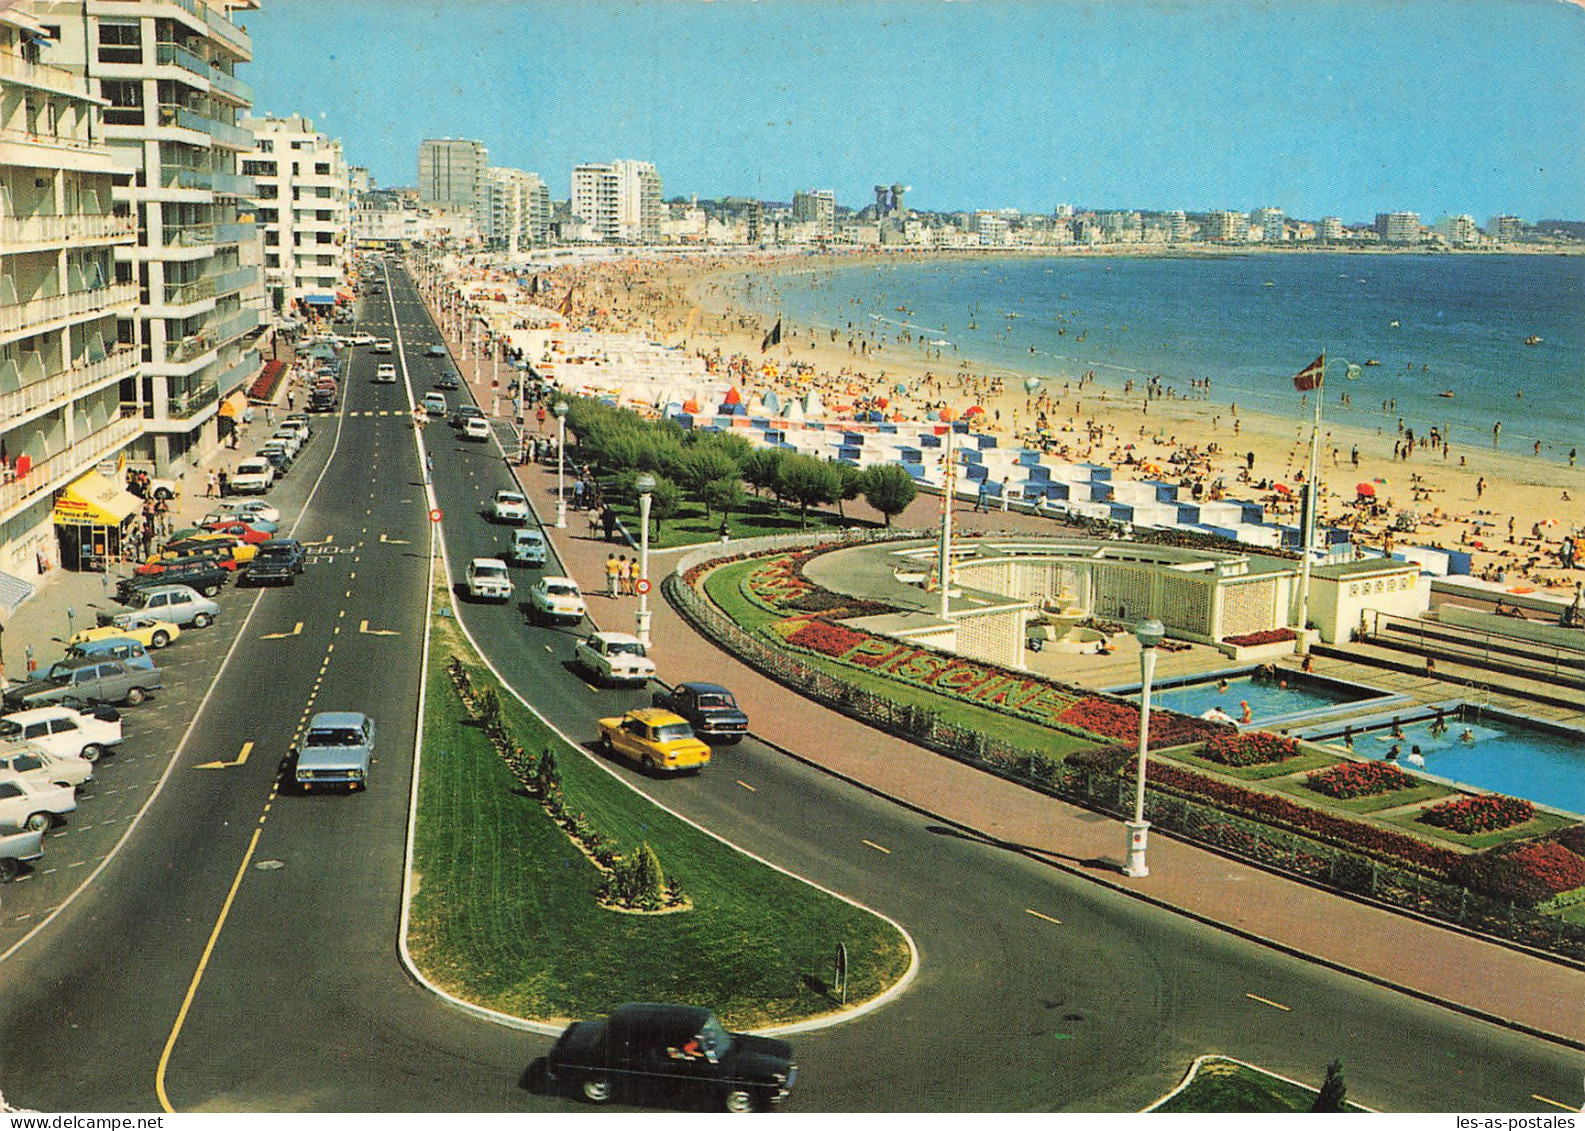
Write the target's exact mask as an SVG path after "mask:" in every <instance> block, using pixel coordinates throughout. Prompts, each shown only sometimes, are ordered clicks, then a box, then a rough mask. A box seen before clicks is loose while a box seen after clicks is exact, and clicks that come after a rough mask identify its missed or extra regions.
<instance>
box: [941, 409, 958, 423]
mask: <svg viewBox="0 0 1585 1131" xmlns="http://www.w3.org/2000/svg"><path fill="white" fill-rule="evenodd" d="M957 418H958V414H957V413H956V412H955V411H953V410H952V409H950V408H944V409H942V410H941V416H940V417H939V418H938V419H941V420H944V421H946V422H947V423H948V424H951V423H952V422H953V421H954V420H956V419H957Z"/></svg>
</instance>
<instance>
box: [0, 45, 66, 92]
mask: <svg viewBox="0 0 1585 1131" xmlns="http://www.w3.org/2000/svg"><path fill="white" fill-rule="evenodd" d="M0 79H9V80H11V81H12V82H16V83H20V84H22V85H24V86H34V87H39V88H41V89H43V90H53V91H55V92H57V93H59V94H66V95H70V96H71V97H73V98H87V97H88V80H86V79H84V78H83V77H82V76H81V75H77V74H74V73H72V72H71V71H68V70H66V69H64V68H62V67H52V66H50V65H49V64H48V63H35V62H33V61H31V60H29V59H24V58H22V57H21V56H20V55H10V54H0Z"/></svg>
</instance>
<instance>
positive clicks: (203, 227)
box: [160, 224, 215, 247]
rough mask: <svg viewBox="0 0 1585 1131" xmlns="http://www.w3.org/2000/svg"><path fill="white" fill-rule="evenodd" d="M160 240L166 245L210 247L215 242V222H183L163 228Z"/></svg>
mask: <svg viewBox="0 0 1585 1131" xmlns="http://www.w3.org/2000/svg"><path fill="white" fill-rule="evenodd" d="M160 241H161V243H162V245H163V246H165V247H210V246H212V245H213V244H214V242H215V226H214V225H213V224H183V225H181V226H179V227H178V226H174V225H173V226H171V227H168V228H164V229H161V231H160Z"/></svg>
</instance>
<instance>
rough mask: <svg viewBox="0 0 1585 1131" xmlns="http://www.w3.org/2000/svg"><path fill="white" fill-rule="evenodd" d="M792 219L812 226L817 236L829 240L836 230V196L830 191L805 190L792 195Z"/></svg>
mask: <svg viewBox="0 0 1585 1131" xmlns="http://www.w3.org/2000/svg"><path fill="white" fill-rule="evenodd" d="M792 218H793V220H795V221H796V222H798V223H801V224H812V225H813V226H814V231H815V234H816V235H817V236H822V237H825V238H828V239H829V238H830V237H832V236H834V235H836V230H837V196H836V193H835V192H833V191H832V190H831V189H807V190H804V191H800V192H795V193H793V199H792Z"/></svg>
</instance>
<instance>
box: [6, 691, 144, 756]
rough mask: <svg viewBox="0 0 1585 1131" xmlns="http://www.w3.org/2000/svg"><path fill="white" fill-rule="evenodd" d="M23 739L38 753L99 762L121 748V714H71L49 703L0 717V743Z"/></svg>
mask: <svg viewBox="0 0 1585 1131" xmlns="http://www.w3.org/2000/svg"><path fill="white" fill-rule="evenodd" d="M4 739H24V740H26V741H27V742H30V743H32V744H33V745H34V746H36V747H38V748H39V749H41V750H46V751H48V752H49V753H51V754H59V755H61V756H63V757H73V758H81V759H83V760H84V761H87V762H97V761H99V756H100V755H101V754H103V753H105V752H106V751H107V750H109V749H110V748H111V747H112V746H120V745H121V715H120V714H119V713H118V712H117V711H116V710H115V709H114V708H113V707H100V708H98V709H97V710H95V711H92V712H87V711H74V710H73V709H72V708H70V707H61V706H57V705H54V704H51V705H50V706H48V707H33V708H31V709H29V710H26V711H18V712H17V713H16V714H14V715H6V716H5V717H4V718H0V740H4Z"/></svg>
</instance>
